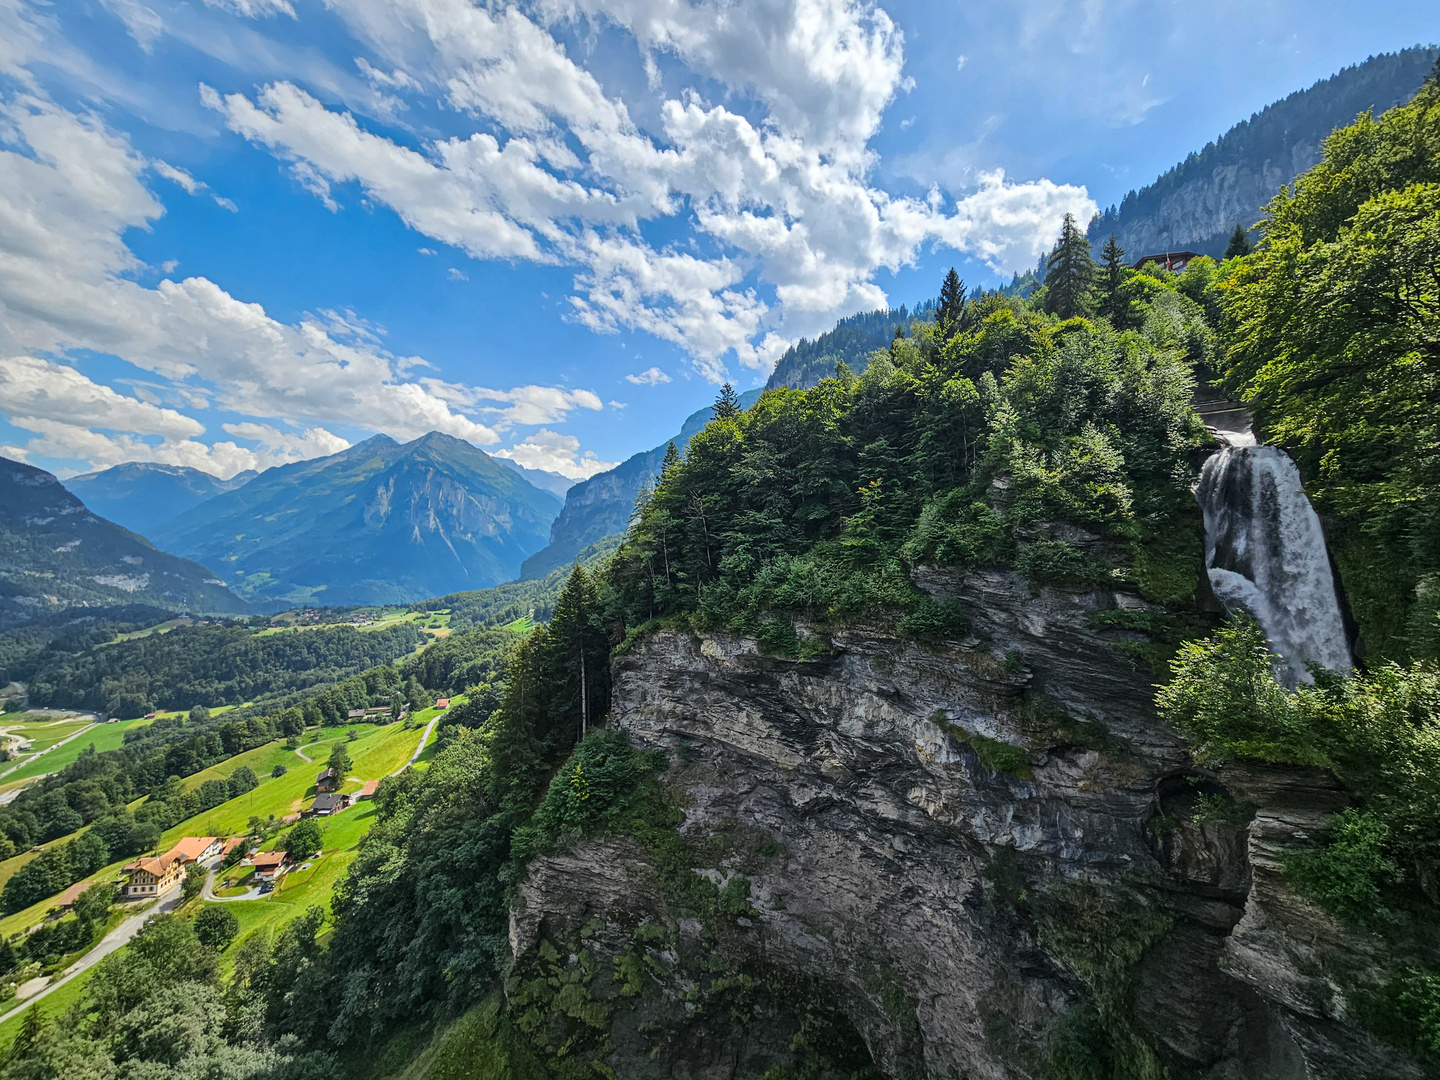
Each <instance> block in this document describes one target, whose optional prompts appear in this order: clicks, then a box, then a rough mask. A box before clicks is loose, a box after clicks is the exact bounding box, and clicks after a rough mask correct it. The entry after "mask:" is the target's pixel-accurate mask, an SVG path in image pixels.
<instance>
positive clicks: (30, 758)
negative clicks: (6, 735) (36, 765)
mask: <svg viewBox="0 0 1440 1080" xmlns="http://www.w3.org/2000/svg"><path fill="white" fill-rule="evenodd" d="M97 726H98V725H97V724H95V723H94V722H93V721H92V722H91V723H90V724H89V725H87V726H86V727H83V728H81V729H80V730H79V731H77V732H75V734H74V735H67V736H65V738H63V739H61V740H60V741H59V742H57V743H55V744H54V745H53V746H47V747H46V748H45V749H44V750H40V751H38V752H36V753H34V754H26V755H25V756H24V757H23V758H22V759H21V760H19V761H17V762H16V763H15V764H14V765H11V766H10V768H8V769H6V770H5V771H4V772H0V780H4V779H5V777H7V776H9V775H10V774H11V773H12V772H15V771H16V770H17V769H23V768H24V767H25V766H26V765H29V764H30V763H31V762H32V761H38V760H40V758H42V757H44V756H45V755H46V754H48V753H50V751H51V750H58V749H59V748H60V747H62V746H64V745H65V744H66V743H67V742H71V741H72V740H74V739H78V738H79V737H80V736H81V735H84V734H85V733H86V732H87V731H90V730H92V729H93V728H95V727H97ZM35 779H36V780H38V779H40V778H39V777H38V776H37V777H35Z"/></svg>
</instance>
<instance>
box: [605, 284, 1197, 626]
mask: <svg viewBox="0 0 1440 1080" xmlns="http://www.w3.org/2000/svg"><path fill="white" fill-rule="evenodd" d="M1126 273H1127V274H1129V275H1130V276H1131V277H1140V276H1141V275H1136V274H1133V272H1130V271H1127V272H1126ZM1145 280H1146V281H1147V282H1148V283H1149V284H1148V286H1146V287H1143V288H1142V289H1140V290H1139V291H1140V292H1141V293H1142V295H1141V296H1140V297H1138V299H1137V302H1136V303H1137V308H1139V309H1140V310H1141V312H1142V314H1141V318H1142V321H1143V327H1142V328H1141V329H1137V330H1132V331H1126V332H1123V333H1117V332H1116V331H1114V330H1113V329H1111V328H1110V327H1109V326H1108V325H1106V324H1105V323H1103V322H1096V323H1091V322H1087V321H1084V320H1070V321H1066V322H1062V321H1060V320H1057V319H1053V318H1047V317H1046V316H1044V315H1043V314H1041V313H1038V312H1036V311H1033V310H1030V309H1029V308H1028V307H1027V306H1026V305H1025V304H1024V303H1023V302H1021V301H1018V300H1012V299H1007V298H1003V297H999V296H989V297H985V298H983V299H979V300H971V301H969V302H967V303H966V304H965V306H964V308H963V311H962V312H961V313H960V314H959V316H958V317H956V318H955V320H954V325H955V328H956V332H955V333H954V335H953V336H952V337H950V338H949V340H946V341H941V340H939V338H938V337H937V335H936V332H935V324H933V323H918V322H917V323H915V324H913V326H912V332H911V336H910V337H906V338H897V339H896V340H895V341H894V342H893V343H892V345H891V347H890V349H889V350H887V351H886V352H883V353H876V354H874V355H873V356H872V357H871V359H870V362H869V365H868V367H867V368H866V371H865V374H864V375H863V376H860V377H858V378H857V377H854V376H852V375H849V374H846V373H845V372H843V371H842V372H841V373H840V375H839V376H837V377H836V378H833V379H827V380H824V381H822V382H821V384H820V385H819V386H817V387H815V388H814V389H812V390H803V391H802V390H789V389H781V390H776V391H772V392H770V393H767V394H766V395H765V396H764V397H762V398H761V400H760V401H759V402H757V403H756V404H755V405H754V406H752V407H751V408H750V409H749V410H747V411H746V412H744V413H740V414H738V415H736V416H734V417H733V418H728V419H724V420H716V421H714V422H713V423H711V425H710V426H709V427H707V428H706V429H705V430H704V431H703V432H701V433H700V434H699V435H697V436H696V437H695V438H694V439H693V440H692V441H691V443H690V448H689V451H688V453H687V454H686V456H685V458H684V460H683V461H678V460H677V461H675V462H673V463H672V464H670V465H669V466H668V467H667V468H666V469H665V471H664V472H663V473H662V475H661V476H660V479H659V481H658V482H657V484H656V486H655V489H654V490H653V492H651V493H649V494H648V496H647V497H646V498H645V500H644V501H643V503H641V504H640V505H639V506H638V508H637V514H636V520H635V524H634V525H633V527H632V529H631V531H630V533H629V534H628V535H627V537H626V540H625V542H624V543H623V544H622V545H621V547H620V549H619V551H618V552H617V553H616V556H615V557H614V559H613V560H612V562H611V563H610V566H609V568H608V570H607V572H606V575H605V585H606V586H608V587H609V591H606V590H605V589H604V588H603V587H602V592H605V599H606V601H607V603H609V604H610V605H611V608H612V612H613V615H614V617H616V618H619V619H622V620H623V621H624V622H625V623H626V624H628V625H631V626H634V625H639V624H641V623H644V622H646V621H647V620H650V619H654V618H660V617H674V616H677V615H678V616H685V617H687V618H691V619H693V620H694V621H695V622H696V623H697V624H699V625H708V626H730V627H733V628H735V629H739V630H745V631H748V632H751V633H754V634H756V635H758V636H760V637H761V638H762V640H767V639H773V640H771V642H770V643H771V644H772V646H775V647H776V651H782V652H783V651H785V646H786V645H787V644H791V643H790V642H789V638H790V636H791V635H787V633H786V627H784V626H777V625H775V622H776V620H775V619H773V618H772V616H771V614H770V613H777V614H779V615H780V616H781V617H782V618H783V619H784V620H785V621H786V622H787V623H788V620H789V618H790V617H792V616H802V617H804V618H806V619H809V620H813V621H819V622H822V623H823V622H831V621H836V620H843V619H848V618H856V617H865V616H876V615H881V614H884V613H886V612H896V611H903V610H906V609H910V608H913V607H915V606H916V605H917V604H918V603H919V602H920V600H921V594H920V592H919V591H918V590H917V589H915V588H914V587H913V586H912V585H911V584H910V581H909V576H908V570H907V568H908V566H909V565H911V564H914V563H919V562H935V563H941V564H949V565H956V566H960V567H971V566H978V565H994V564H1001V565H1004V564H1016V565H1019V566H1020V567H1022V568H1025V569H1027V570H1028V571H1029V572H1030V574H1031V577H1032V580H1033V581H1035V583H1036V584H1037V585H1038V584H1049V583H1062V584H1079V585H1093V584H1097V583H1113V584H1124V583H1131V584H1133V585H1134V586H1135V587H1137V588H1139V589H1140V591H1141V592H1142V593H1145V594H1147V595H1151V596H1152V597H1153V599H1156V600H1159V601H1162V602H1164V601H1172V602H1173V601H1183V600H1185V599H1187V598H1188V597H1189V596H1190V595H1191V594H1192V593H1193V590H1194V583H1195V581H1196V580H1197V574H1198V570H1199V557H1200V540H1199V534H1198V531H1197V528H1198V514H1197V513H1196V512H1195V510H1194V508H1193V502H1192V501H1191V499H1190V496H1189V493H1188V491H1187V490H1186V487H1185V483H1184V479H1185V477H1186V476H1187V474H1188V469H1189V465H1188V455H1189V453H1190V451H1191V450H1192V449H1193V448H1195V447H1196V446H1199V445H1201V444H1202V443H1203V440H1204V438H1205V436H1204V432H1203V429H1202V428H1201V427H1200V426H1199V422H1198V420H1197V419H1196V418H1195V415H1194V413H1193V411H1192V409H1191V407H1190V392H1191V388H1192V385H1193V377H1192V375H1191V373H1190V366H1189V364H1187V362H1186V360H1187V357H1188V355H1189V353H1190V352H1191V350H1192V344H1193V343H1192V340H1191V339H1192V336H1193V335H1192V334H1190V333H1189V332H1188V330H1189V328H1190V327H1192V326H1198V327H1200V328H1203V327H1204V326H1205V317H1204V310H1203V307H1202V306H1201V305H1200V304H1199V303H1196V302H1195V301H1194V300H1192V299H1191V298H1190V297H1189V296H1188V295H1186V294H1185V293H1184V292H1182V291H1181V286H1182V285H1183V284H1187V282H1185V280H1184V279H1180V278H1174V277H1171V276H1166V277H1164V278H1162V279H1155V278H1146V279H1145ZM1202 336H1203V335H1202ZM1062 523H1063V524H1062Z"/></svg>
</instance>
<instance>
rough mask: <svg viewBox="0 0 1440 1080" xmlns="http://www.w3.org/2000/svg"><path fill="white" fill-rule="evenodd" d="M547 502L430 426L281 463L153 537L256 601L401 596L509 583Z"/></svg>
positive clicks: (515, 474)
mask: <svg viewBox="0 0 1440 1080" xmlns="http://www.w3.org/2000/svg"><path fill="white" fill-rule="evenodd" d="M560 507H561V503H560V500H559V498H557V497H556V496H555V495H553V494H551V493H550V492H548V491H542V490H540V489H539V488H537V487H536V486H535V485H533V484H531V483H530V482H529V481H528V480H527V479H525V477H524V476H523V475H521V473H520V472H519V471H518V470H517V469H515V468H513V467H511V466H509V465H506V464H504V463H502V461H501V460H499V459H497V458H493V457H491V456H490V455H489V454H486V453H485V452H484V451H482V450H479V449H477V448H475V447H474V446H472V445H471V444H470V443H467V442H464V441H462V440H460V439H456V438H453V437H451V436H449V435H442V434H440V433H439V432H431V433H430V434H428V435H425V436H423V437H421V438H419V439H416V440H415V441H413V442H409V443H404V444H401V443H398V442H396V441H395V440H394V439H392V438H390V437H389V436H387V435H377V436H375V437H374V438H371V439H367V440H366V441H365V442H362V443H359V444H357V445H355V446H352V447H350V448H348V449H346V450H342V451H341V452H339V453H338V454H332V455H330V456H328V457H323V458H315V459H313V460H310V461H301V462H296V463H294V464H291V465H282V466H278V467H276V468H273V469H269V470H267V471H266V472H263V473H261V474H260V475H259V476H258V477H256V478H255V479H253V480H251V481H250V482H249V483H247V484H245V485H243V486H242V487H239V488H236V489H234V490H232V491H228V492H224V493H222V494H219V495H216V496H215V497H213V498H211V499H208V500H207V501H205V502H202V503H200V504H198V505H197V506H194V507H192V508H191V509H189V510H186V511H185V512H183V513H181V514H180V515H179V516H177V517H176V518H174V519H173V520H171V521H170V522H169V523H168V524H167V525H166V526H165V528H164V530H163V532H162V535H160V536H157V537H156V541H157V543H161V544H163V545H164V546H165V547H166V548H167V549H168V550H170V551H174V552H177V553H179V554H181V555H184V556H186V557H188V558H192V559H195V560H196V561H198V562H202V563H204V564H205V565H207V566H210V567H212V568H214V569H215V570H216V571H217V572H218V573H219V574H220V575H221V576H223V577H224V579H225V580H226V581H228V582H229V583H230V585H231V587H232V588H233V589H234V590H235V591H236V592H237V593H239V594H240V595H241V596H244V597H246V598H247V599H249V600H252V601H253V602H254V603H255V604H256V605H258V606H260V607H262V608H279V607H287V606H292V605H295V604H302V603H322V604H384V603H409V602H411V601H415V600H423V599H425V598H426V597H431V596H438V595H441V594H443V593H446V592H453V591H455V589H456V586H461V587H463V588H467V589H478V588H484V587H486V586H489V585H498V584H500V583H501V582H504V581H510V580H512V579H513V578H514V577H515V576H516V575H517V573H518V572H519V570H520V564H521V562H523V561H524V559H525V558H526V556H528V555H530V554H532V553H533V552H535V551H536V550H538V549H539V548H540V547H542V546H543V545H544V543H545V540H546V537H547V532H548V529H549V526H550V523H551V521H552V520H554V518H555V515H556V514H557V513H558V512H559V510H560Z"/></svg>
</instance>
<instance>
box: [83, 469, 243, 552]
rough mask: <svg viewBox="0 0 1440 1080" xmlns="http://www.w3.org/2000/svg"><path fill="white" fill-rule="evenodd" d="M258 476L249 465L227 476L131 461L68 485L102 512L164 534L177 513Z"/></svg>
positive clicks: (118, 521)
mask: <svg viewBox="0 0 1440 1080" xmlns="http://www.w3.org/2000/svg"><path fill="white" fill-rule="evenodd" d="M258 475H259V473H257V472H255V471H254V470H249V471H246V472H241V473H236V474H235V475H234V476H232V477H230V478H229V479H228V480H221V479H220V478H219V477H218V476H212V475H210V474H209V473H207V472H201V471H200V470H199V469H190V468H186V467H184V466H180V465H159V464H155V463H154V462H146V461H127V462H126V463H125V464H123V465H116V466H114V467H113V468H110V469H104V470H102V471H100V472H93V473H86V474H85V475H83V476H72V477H71V478H70V479H69V480H66V481H64V484H65V487H66V489H67V490H68V491H69V492H70V494H72V495H74V496H76V497H77V498H78V499H79V500H80V501H81V502H83V503H84V504H85V505H86V506H87V507H89V508H90V509H91V510H93V511H94V512H95V513H96V514H99V515H100V516H101V517H103V518H106V519H108V520H110V521H113V522H115V523H116V524H119V525H123V526H125V528H127V529H129V530H131V531H132V532H137V533H140V534H141V535H142V536H148V535H159V534H160V531H161V529H162V527H163V526H164V525H165V523H166V522H168V521H169V520H170V519H171V518H173V517H174V516H175V515H176V514H180V513H183V512H184V511H186V510H189V509H190V508H191V507H194V506H199V505H200V504H201V503H202V502H204V501H205V500H206V499H212V498H214V497H215V496H216V495H219V494H221V493H222V492H226V491H233V490H234V489H235V488H238V487H243V486H244V485H245V484H247V483H249V482H250V481H251V480H253V479H255V477H256V476H258Z"/></svg>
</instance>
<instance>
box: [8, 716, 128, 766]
mask: <svg viewBox="0 0 1440 1080" xmlns="http://www.w3.org/2000/svg"><path fill="white" fill-rule="evenodd" d="M149 724H150V721H149V720H121V721H119V722H118V723H114V724H97V725H95V727H94V728H92V729H91V730H90V731H87V732H86V733H85V734H84V735H81V736H80V737H79V738H78V739H72V740H71V741H70V742H68V743H66V744H65V745H64V746H62V747H60V749H58V750H54V751H51V752H50V753H48V754H45V755H44V756H43V757H38V758H37V757H34V755H31V754H27V755H25V757H28V758H32V759H33V760H30V761H27V762H26V763H25V764H24V765H23V766H22V767H20V768H19V769H16V770H15V771H14V772H13V773H11V774H10V775H9V776H7V777H6V778H5V779H6V780H7V781H15V780H26V779H29V778H31V777H36V776H43V775H45V774H46V773H52V772H59V771H60V770H61V769H63V768H64V767H65V766H66V765H69V764H70V763H71V762H72V761H74V760H75V759H77V758H78V757H79V756H80V755H81V754H83V753H84V752H85V751H86V750H87V749H88V748H89V747H91V746H94V747H95V752H96V753H102V752H103V751H106V750H118V749H120V747H121V746H123V745H124V743H125V733H126V732H127V731H134V730H136V729H137V728H143V727H146V726H148V725H149ZM74 730H76V731H78V730H80V728H79V727H76V728H75V729H74ZM55 741H58V740H55ZM36 745H37V746H38V745H39V742H38V740H37V743H36ZM50 745H52V746H53V745H54V741H52V742H51V743H50Z"/></svg>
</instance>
